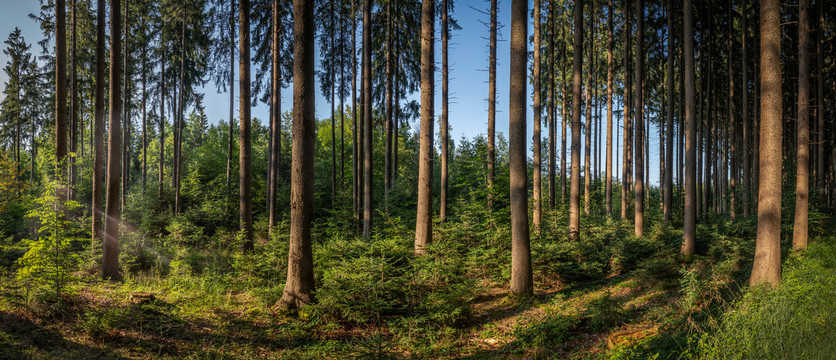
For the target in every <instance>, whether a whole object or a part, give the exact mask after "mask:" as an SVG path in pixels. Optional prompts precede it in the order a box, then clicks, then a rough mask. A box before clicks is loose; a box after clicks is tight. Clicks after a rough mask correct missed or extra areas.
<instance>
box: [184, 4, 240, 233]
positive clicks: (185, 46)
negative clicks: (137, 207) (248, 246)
mask: <svg viewBox="0 0 836 360" xmlns="http://www.w3.org/2000/svg"><path fill="white" fill-rule="evenodd" d="M248 6H249V5H248ZM182 16H183V18H182V23H181V26H182V31H181V33H180V35H181V38H180V47H181V49H182V50H181V53H180V97H179V103H178V105H177V108H178V116H177V130H176V131H177V138H176V140H177V141H176V142H177V144H176V146H175V147H174V149H175V155H176V156H175V160H174V167H175V169H176V171H175V172H174V174H175V175H174V181H175V186H174V213H175V214H179V213H180V185H181V179H182V177H183V129H184V128H185V127H186V55H187V54H186V0H183V12H182ZM247 23H249V18H248V20H247ZM247 29H249V27H247ZM248 41H249V39H248ZM247 57H248V58H249V55H247ZM242 61H243V59H242ZM248 83H249V81H248ZM241 95H242V99H243V95H244V93H243V92H242V93H241ZM247 117H248V118H249V116H247ZM248 142H249V139H248ZM247 157H249V156H247ZM250 202H252V200H250ZM251 208H252V205H251ZM250 222H252V220H250ZM249 236H252V235H249Z"/></svg>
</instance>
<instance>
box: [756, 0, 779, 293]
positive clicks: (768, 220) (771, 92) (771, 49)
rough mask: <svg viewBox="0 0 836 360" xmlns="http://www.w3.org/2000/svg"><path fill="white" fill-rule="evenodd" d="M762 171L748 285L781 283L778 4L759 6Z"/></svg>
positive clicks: (767, 0) (775, 0) (772, 0)
mask: <svg viewBox="0 0 836 360" xmlns="http://www.w3.org/2000/svg"><path fill="white" fill-rule="evenodd" d="M760 13H761V16H760V33H761V36H760V41H761V46H760V51H761V60H760V61H761V67H760V68H761V73H760V81H761V86H762V91H763V95H762V98H761V104H760V106H761V113H762V114H763V119H762V120H761V122H762V124H761V125H762V126H761V127H760V132H761V135H760V140H761V142H760V144H759V146H760V147H761V151H760V152H761V159H760V162H761V164H760V165H761V167H760V172H761V174H760V183H759V186H758V187H759V189H760V191H759V194H758V238H757V241H756V243H755V262H754V264H753V265H752V276H751V277H750V278H749V285H753V286H754V285H758V284H761V283H768V284H770V285H772V287H777V286H778V285H779V284H780V283H781V160H782V159H781V137H782V130H783V127H782V126H781V125H782V124H781V109H782V104H781V103H782V99H781V4H780V2H779V1H778V0H763V1H761V2H760Z"/></svg>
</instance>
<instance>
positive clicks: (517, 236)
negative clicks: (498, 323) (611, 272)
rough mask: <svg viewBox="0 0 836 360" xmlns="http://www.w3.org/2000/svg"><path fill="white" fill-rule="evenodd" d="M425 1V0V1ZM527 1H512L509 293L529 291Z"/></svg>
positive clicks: (530, 278) (509, 131)
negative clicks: (526, 111)
mask: <svg viewBox="0 0 836 360" xmlns="http://www.w3.org/2000/svg"><path fill="white" fill-rule="evenodd" d="M425 1H426V0H425ZM527 16H528V1H527V0H512V2H511V55H510V62H511V70H510V73H511V84H510V88H509V93H510V99H509V101H508V104H509V109H508V113H509V114H508V115H509V117H510V118H509V126H508V135H509V136H508V137H509V143H508V152H509V154H508V155H509V163H510V176H511V189H510V192H511V293H512V294H531V293H533V292H534V282H533V280H532V272H531V245H530V243H529V229H528V181H527V180H526V168H527V167H528V166H527V165H528V164H527V160H526V159H527V158H526V155H525V153H526V150H525V148H526V143H527V141H526V139H525V127H526V125H525V121H526V120H525V117H526V114H525V108H526V106H525V99H526V83H527V80H528V79H527V78H526V76H525V73H526V71H527V70H528V66H527V64H526V63H527V62H528V27H527V25H528V22H527V21H526V19H527Z"/></svg>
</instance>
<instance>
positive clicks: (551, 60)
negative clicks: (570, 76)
mask: <svg viewBox="0 0 836 360" xmlns="http://www.w3.org/2000/svg"><path fill="white" fill-rule="evenodd" d="M550 5H551V10H550V11H549V19H548V20H547V21H548V27H549V35H548V36H549V39H548V41H547V42H546V52H547V53H548V56H547V57H546V66H547V67H548V69H547V70H548V75H547V77H546V78H547V79H548V85H547V86H548V87H547V90H548V98H549V103H548V109H546V111H548V120H546V121H547V122H548V128H549V155H548V160H547V162H548V166H547V167H548V172H549V174H548V186H549V188H548V191H549V210H554V206H555V203H556V201H555V198H556V195H555V191H556V189H555V186H557V185H556V184H555V167H556V163H555V145H556V142H557V139H556V137H557V128H556V127H555V124H557V122H556V120H555V114H556V113H557V112H556V111H555V109H556V108H555V106H557V91H555V88H556V86H555V79H554V77H555V73H554V72H555V67H556V66H555V63H556V62H557V59H555V56H554V52H555V49H554V46H555V45H554V39H555V33H556V32H557V28H556V26H555V17H556V16H557V10H556V9H557V5H556V3H555V2H553V1H551V2H550ZM561 160H562V156H561ZM564 169H565V168H564ZM561 176H564V175H561Z"/></svg>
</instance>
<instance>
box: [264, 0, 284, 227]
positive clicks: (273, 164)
mask: <svg viewBox="0 0 836 360" xmlns="http://www.w3.org/2000/svg"><path fill="white" fill-rule="evenodd" d="M280 6H281V4H280V2H279V0H273V9H272V10H273V24H272V25H273V33H272V34H271V35H272V36H273V48H272V49H271V50H272V54H271V55H272V67H273V80H272V82H271V85H272V87H273V88H272V90H271V92H270V94H271V97H270V102H271V106H270V109H271V110H272V113H271V114H270V116H271V118H272V119H273V121H272V126H271V128H270V133H271V134H272V139H273V141H272V142H271V144H270V154H271V156H270V176H269V179H268V181H269V184H268V193H269V194H270V197H269V199H268V202H267V204H268V211H269V214H268V221H267V226H268V229H269V234H270V238H272V237H273V228H275V227H276V224H277V223H278V221H279V217H278V215H279V214H278V209H277V207H278V203H277V201H276V193H277V192H278V187H279V166H280V162H279V158H280V156H281V155H280V154H281V148H282V145H281V144H282V67H281V63H280V62H279V52H281V49H282V45H281V41H282V40H281V39H282V26H283V25H282V23H281V18H280V17H279V7H280Z"/></svg>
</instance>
